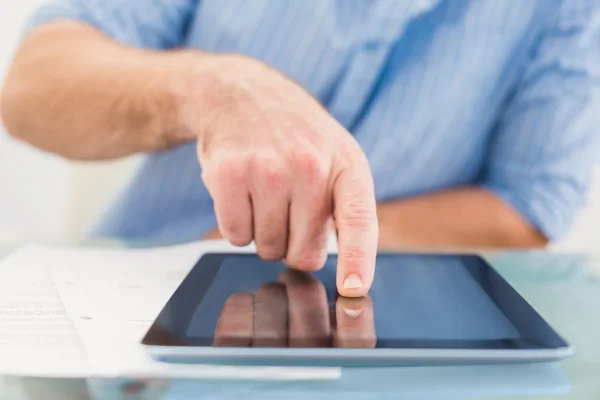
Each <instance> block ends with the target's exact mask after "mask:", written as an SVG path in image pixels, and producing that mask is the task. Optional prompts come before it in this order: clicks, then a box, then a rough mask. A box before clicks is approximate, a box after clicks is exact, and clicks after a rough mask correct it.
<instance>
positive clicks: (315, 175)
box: [293, 151, 329, 184]
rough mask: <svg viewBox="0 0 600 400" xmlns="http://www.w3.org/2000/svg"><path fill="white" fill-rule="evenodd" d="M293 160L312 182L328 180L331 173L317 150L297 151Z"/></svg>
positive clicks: (295, 166) (296, 167) (295, 165)
mask: <svg viewBox="0 0 600 400" xmlns="http://www.w3.org/2000/svg"><path fill="white" fill-rule="evenodd" d="M293 160H294V168H295V169H298V170H299V171H300V172H301V173H302V174H303V175H304V176H305V177H306V178H307V180H308V181H309V182H310V183H313V184H317V183H320V182H324V181H327V179H328V176H329V173H328V170H327V168H326V164H325V162H323V160H322V159H321V157H319V155H318V154H317V153H316V152H311V151H296V152H294V155H293Z"/></svg>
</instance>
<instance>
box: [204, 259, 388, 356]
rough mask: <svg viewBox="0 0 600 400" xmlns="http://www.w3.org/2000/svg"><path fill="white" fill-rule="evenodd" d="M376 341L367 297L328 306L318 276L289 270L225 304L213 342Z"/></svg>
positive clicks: (314, 344) (366, 344) (358, 344)
mask: <svg viewBox="0 0 600 400" xmlns="http://www.w3.org/2000/svg"><path fill="white" fill-rule="evenodd" d="M376 342H377V339H376V336H375V323H374V316H373V303H372V301H371V299H370V298H369V297H363V298H344V297H338V298H337V299H336V301H335V303H334V305H333V306H331V307H330V306H329V304H328V300H327V293H326V290H325V287H324V286H323V284H322V283H321V282H320V281H319V280H317V279H316V278H315V277H313V276H312V275H311V274H309V273H306V272H301V271H297V270H292V269H288V270H285V271H284V272H282V273H281V274H280V275H279V277H278V279H277V282H273V283H269V284H266V285H263V286H261V287H260V288H259V289H258V290H257V291H256V293H255V294H250V293H237V294H234V295H233V296H231V297H230V298H229V299H228V300H227V301H226V302H225V305H224V306H223V309H222V310H221V314H220V317H219V320H218V323H217V327H216V330H215V338H214V342H213V346H216V347H305V348H318V347H321V348H324V347H347V348H350V347H353V348H373V347H375V345H376Z"/></svg>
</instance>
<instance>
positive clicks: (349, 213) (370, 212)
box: [338, 199, 377, 229]
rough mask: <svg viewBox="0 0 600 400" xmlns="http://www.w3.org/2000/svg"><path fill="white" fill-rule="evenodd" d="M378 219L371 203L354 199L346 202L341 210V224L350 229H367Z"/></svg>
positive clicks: (339, 217)
mask: <svg viewBox="0 0 600 400" xmlns="http://www.w3.org/2000/svg"><path fill="white" fill-rule="evenodd" d="M376 218H377V213H376V211H375V210H374V208H373V206H372V205H371V204H370V202H368V201H365V200H362V199H354V200H351V201H348V202H346V204H344V205H343V207H342V209H340V210H339V216H338V219H339V223H341V224H343V225H345V226H346V227H348V228H356V229H367V228H369V227H370V226H371V225H372V224H373V223H374V221H375V220H376Z"/></svg>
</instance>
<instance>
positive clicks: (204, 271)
mask: <svg viewBox="0 0 600 400" xmlns="http://www.w3.org/2000/svg"><path fill="white" fill-rule="evenodd" d="M240 255H241V256H249V257H256V254H254V253H239V252H232V253H207V254H204V255H203V256H202V257H201V258H200V259H199V260H198V262H197V263H196V265H195V266H194V267H193V268H192V269H191V270H190V272H189V274H188V275H187V276H186V278H185V279H184V280H183V282H182V283H181V285H180V286H179V287H178V288H177V289H176V291H175V293H174V294H173V295H172V296H171V298H170V299H169V300H168V302H167V303H166V304H165V306H164V307H163V309H162V310H161V312H160V314H159V316H158V317H157V318H156V320H155V321H154V323H153V324H152V326H151V327H150V329H149V330H148V332H147V333H146V335H145V336H144V338H143V339H142V344H143V345H145V346H147V347H148V348H149V349H150V351H151V353H152V355H153V356H155V357H156V358H158V359H160V360H163V361H172V362H195V361H194V360H196V361H197V359H198V357H200V358H202V359H203V360H204V361H203V362H206V360H207V359H208V358H210V359H212V361H211V362H218V361H225V362H227V363H231V362H233V361H234V359H237V358H240V360H244V362H246V361H247V360H248V359H249V358H255V359H256V361H260V360H262V361H260V362H261V363H263V364H264V363H265V362H267V363H268V361H269V360H274V359H276V360H277V364H278V365H279V364H281V362H282V361H284V360H285V359H286V358H290V360H292V359H293V360H294V364H297V363H298V362H300V363H302V360H303V359H305V358H306V360H305V361H307V362H308V361H309V359H310V363H314V362H317V361H319V360H320V361H319V362H321V363H323V362H325V361H327V360H329V361H333V362H334V364H335V365H338V364H339V363H340V362H346V363H347V362H348V361H350V360H355V359H357V357H358V358H359V359H361V360H363V361H362V362H363V363H364V361H365V360H367V359H370V360H371V362H377V363H384V364H386V363H388V362H389V361H390V360H396V361H397V360H399V359H401V360H404V361H407V362H409V363H410V364H414V363H415V362H417V361H424V362H428V361H431V360H433V359H435V360H436V362H443V361H444V360H445V361H448V362H451V363H456V362H458V361H460V360H462V361H467V362H469V363H472V362H478V361H484V360H487V361H493V360H495V361H497V362H504V361H511V362H515V361H517V362H518V361H524V360H530V361H535V360H539V361H542V360H557V359H563V358H566V357H569V356H570V355H572V354H573V352H574V350H573V348H572V347H571V346H570V345H569V344H568V343H567V342H566V341H565V340H564V339H563V338H562V337H561V336H560V335H559V334H558V333H556V331H555V330H554V329H553V328H552V327H551V326H550V325H549V324H548V323H547V322H546V321H545V320H544V319H543V318H542V317H541V316H540V315H539V314H538V313H537V312H536V311H535V309H533V307H531V305H530V304H529V303H528V302H527V301H526V300H525V299H523V298H522V297H521V296H520V294H518V292H517V291H516V290H515V289H514V288H513V287H512V286H511V285H510V284H509V283H508V282H506V280H504V278H503V277H502V276H500V274H498V273H497V272H496V271H495V269H494V268H493V267H492V266H491V265H489V263H487V262H486V261H485V260H484V259H483V258H481V257H480V256H479V255H477V254H431V253H390V252H388V253H381V255H385V256H390V255H391V256H395V255H398V256H407V255H409V256H437V257H439V256H451V257H457V256H458V257H461V256H463V257H469V258H477V259H478V260H480V261H481V262H484V263H485V264H487V266H488V267H489V270H490V272H491V275H490V279H495V280H497V281H496V285H498V284H500V285H501V286H503V289H502V290H508V291H510V292H511V296H512V297H513V298H516V299H518V301H519V302H520V305H521V307H519V313H520V314H521V315H520V316H519V318H521V319H526V320H527V326H531V325H532V321H534V322H535V324H541V326H542V329H544V330H545V331H546V332H549V333H550V334H551V335H552V338H551V340H552V341H554V342H555V343H557V345H556V346H554V347H537V348H532V347H525V348H519V347H518V346H514V347H513V348H508V349H507V348H506V347H499V348H491V347H487V348H486V347H483V348H461V347H458V348H451V347H450V348H449V347H441V346H439V345H438V346H434V347H427V346H415V345H413V346H409V347H406V346H400V347H389V346H388V347H384V348H379V347H378V348H374V349H335V348H319V349H318V351H316V350H317V349H300V348H265V347H263V348H258V347H257V348H252V347H212V346H211V345H210V343H208V339H209V338H203V339H198V340H194V339H192V341H193V343H192V342H190V338H188V337H177V336H174V335H173V333H172V332H169V331H168V330H165V329H164V326H163V325H164V323H162V322H161V321H164V320H165V319H167V318H168V317H169V311H168V310H170V309H172V308H173V307H177V310H178V313H179V314H180V315H179V318H178V320H182V318H181V313H185V314H187V315H188V317H187V318H183V320H185V321H187V322H186V323H185V325H186V326H185V327H184V326H182V327H178V330H179V331H183V332H185V331H186V330H187V326H188V325H189V323H190V321H191V319H192V317H193V315H194V313H195V311H196V308H197V307H198V304H200V302H201V301H202V298H203V297H204V296H205V294H206V292H207V291H208V289H209V288H210V286H211V284H212V282H213V280H214V279H215V277H216V275H217V273H218V271H219V268H220V266H221V264H222V262H223V260H224V258H225V257H228V256H240ZM196 275H202V277H203V278H204V279H198V277H197V276H196ZM192 282H194V285H191V283H192ZM197 282H201V283H200V286H199V285H198V284H197ZM190 296H191V298H194V299H197V301H193V302H190V301H189V299H190ZM184 300H187V301H184ZM494 301H496V300H495V299H494ZM507 317H509V319H510V320H511V321H512V322H513V323H515V318H514V316H513V318H511V317H510V316H507ZM517 322H518V321H517ZM538 326H539V325H538ZM518 329H519V331H520V332H523V330H522V327H519V328H518ZM399 342H405V343H406V342H407V341H406V340H404V341H399ZM436 343H442V342H441V341H436ZM213 357H214V359H213ZM310 365H312V364H310ZM361 365H364V364H361Z"/></svg>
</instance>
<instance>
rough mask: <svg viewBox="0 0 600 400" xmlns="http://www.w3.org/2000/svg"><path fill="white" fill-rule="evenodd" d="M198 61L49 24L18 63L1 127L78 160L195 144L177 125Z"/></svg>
mask: <svg viewBox="0 0 600 400" xmlns="http://www.w3.org/2000/svg"><path fill="white" fill-rule="evenodd" d="M198 56H199V54H194V55H192V54H191V52H184V51H182V52H170V53H167V52H163V53H159V52H151V51H141V50H136V49H132V48H126V47H124V46H121V45H119V44H118V43H116V42H114V41H112V40H110V39H109V38H107V37H105V36H103V35H102V34H100V33H99V32H97V31H95V30H93V29H92V28H89V27H87V26H85V25H83V24H79V23H75V22H60V23H53V24H49V25H48V26H46V27H42V28H40V29H38V30H36V31H34V32H32V33H31V34H30V35H29V36H28V37H27V38H26V39H25V40H24V42H23V44H22V46H21V48H20V50H19V51H18V52H17V55H16V56H15V59H14V62H13V65H12V67H11V69H10V71H9V74H8V76H7V80H6V84H5V86H4V89H3V92H2V98H1V102H0V109H1V112H2V119H3V121H4V124H5V125H6V127H7V129H8V131H9V132H10V133H11V134H12V135H14V136H15V137H17V138H18V139H21V140H24V141H26V142H29V143H31V144H33V145H35V146H37V147H39V148H42V149H44V150H46V151H50V152H53V153H57V154H59V155H62V156H64V157H68V158H74V159H106V158H114V157H120V156H125V155H129V154H133V153H137V152H151V151H155V150H160V149H163V148H166V147H169V146H172V145H176V144H178V143H181V142H183V141H185V140H189V139H191V137H189V136H190V135H189V134H188V132H187V131H186V129H185V127H184V126H183V124H182V122H181V120H180V118H179V113H178V103H177V102H178V99H177V90H180V89H181V87H183V86H184V85H185V80H186V79H187V78H188V75H189V74H192V73H197V71H196V70H195V69H197V68H199V66H198V65H196V63H194V62H191V59H192V58H194V57H196V58H197V57H198ZM198 64H200V63H198ZM192 69H194V71H192ZM178 85H179V87H178Z"/></svg>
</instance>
